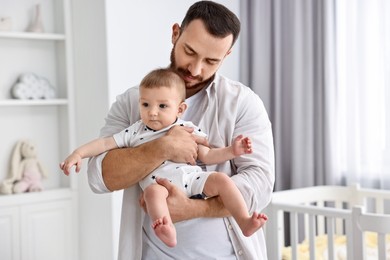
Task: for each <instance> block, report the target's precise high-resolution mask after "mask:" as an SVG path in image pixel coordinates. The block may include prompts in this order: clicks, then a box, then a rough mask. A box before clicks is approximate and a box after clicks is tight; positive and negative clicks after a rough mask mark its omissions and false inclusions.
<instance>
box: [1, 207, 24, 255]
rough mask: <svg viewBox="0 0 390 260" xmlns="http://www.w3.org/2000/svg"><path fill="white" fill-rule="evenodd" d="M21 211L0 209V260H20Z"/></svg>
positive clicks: (15, 208)
mask: <svg viewBox="0 0 390 260" xmlns="http://www.w3.org/2000/svg"><path fill="white" fill-rule="evenodd" d="M19 252H20V243H19V209H18V208H17V207H13V208H5V207H0V259H3V260H19V259H20V253H19Z"/></svg>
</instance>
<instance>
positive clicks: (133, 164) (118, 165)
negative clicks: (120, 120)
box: [102, 126, 197, 191]
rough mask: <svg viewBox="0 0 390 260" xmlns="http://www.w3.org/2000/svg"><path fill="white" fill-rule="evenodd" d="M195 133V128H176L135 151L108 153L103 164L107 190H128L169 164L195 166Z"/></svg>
mask: <svg viewBox="0 0 390 260" xmlns="http://www.w3.org/2000/svg"><path fill="white" fill-rule="evenodd" d="M192 131H193V129H192V128H188V127H182V126H175V127H172V128H171V129H170V130H169V131H168V133H167V134H166V135H165V136H163V137H161V138H159V139H156V140H153V141H150V142H147V143H145V144H142V145H140V146H137V147H135V148H122V149H115V150H111V151H109V152H108V153H107V154H106V156H105V157H104V159H103V162H102V176H103V181H104V183H105V185H106V187H107V189H109V190H110V191H114V190H121V189H125V188H128V187H130V186H132V185H134V184H136V183H138V182H139V181H140V180H141V179H143V178H144V177H145V176H146V175H148V174H149V173H150V172H152V171H153V170H154V169H156V168H157V167H158V166H160V165H161V164H162V163H163V162H164V161H166V160H170V161H175V162H188V163H190V164H195V160H196V158H197V143H196V139H195V137H194V135H192V134H191V133H192Z"/></svg>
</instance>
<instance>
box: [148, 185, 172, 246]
mask: <svg viewBox="0 0 390 260" xmlns="http://www.w3.org/2000/svg"><path fill="white" fill-rule="evenodd" d="M167 197H168V191H167V190H166V188H165V187H164V186H161V185H159V184H152V185H150V186H148V187H147V188H146V189H145V190H144V200H145V204H146V208H147V210H148V214H149V216H150V217H151V218H152V220H153V224H152V227H153V229H154V232H155V233H156V236H157V237H158V238H160V239H161V241H163V242H164V243H165V244H166V245H167V246H169V247H174V246H176V243H177V241H176V229H175V226H174V225H173V223H172V219H171V216H170V215H169V210H168V205H167Z"/></svg>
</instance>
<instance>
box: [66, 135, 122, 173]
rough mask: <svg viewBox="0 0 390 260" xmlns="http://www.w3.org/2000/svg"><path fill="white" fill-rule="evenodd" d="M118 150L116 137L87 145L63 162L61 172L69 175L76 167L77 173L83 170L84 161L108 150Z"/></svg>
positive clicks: (99, 139) (105, 138) (101, 139)
mask: <svg viewBox="0 0 390 260" xmlns="http://www.w3.org/2000/svg"><path fill="white" fill-rule="evenodd" d="M115 148H118V146H117V145H116V142H115V139H114V137H112V136H110V137H103V138H98V139H95V140H93V141H91V142H89V143H86V144H84V145H82V146H80V147H79V148H77V149H76V150H74V151H73V152H72V153H71V154H70V155H69V156H68V157H67V158H66V159H65V160H64V161H63V162H61V163H60V168H61V170H62V171H63V172H64V173H65V174H66V175H69V172H70V168H72V166H73V165H76V172H79V171H80V169H81V162H82V159H84V158H88V157H92V156H97V155H99V154H101V153H103V152H106V151H108V150H112V149H115Z"/></svg>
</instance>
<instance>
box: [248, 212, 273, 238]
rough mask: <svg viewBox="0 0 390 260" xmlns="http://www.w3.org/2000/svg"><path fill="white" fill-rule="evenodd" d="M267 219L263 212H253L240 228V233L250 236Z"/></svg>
mask: <svg viewBox="0 0 390 260" xmlns="http://www.w3.org/2000/svg"><path fill="white" fill-rule="evenodd" d="M267 220H268V217H267V215H265V214H263V213H260V214H259V213H257V212H254V213H253V215H252V217H251V218H250V219H249V220H248V223H247V224H246V225H245V227H244V228H242V233H243V234H244V236H247V237H249V236H251V235H252V234H253V233H255V232H256V231H257V230H259V229H260V228H261V227H262V226H264V224H265V222H266V221H267Z"/></svg>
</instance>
